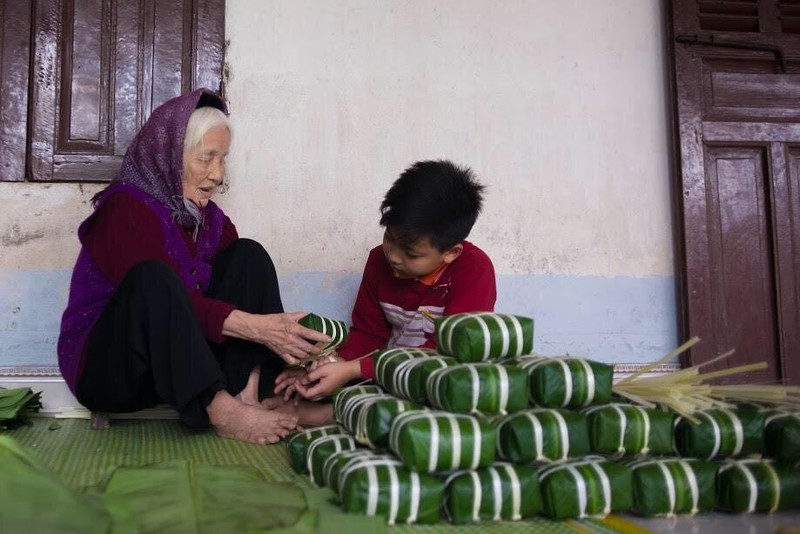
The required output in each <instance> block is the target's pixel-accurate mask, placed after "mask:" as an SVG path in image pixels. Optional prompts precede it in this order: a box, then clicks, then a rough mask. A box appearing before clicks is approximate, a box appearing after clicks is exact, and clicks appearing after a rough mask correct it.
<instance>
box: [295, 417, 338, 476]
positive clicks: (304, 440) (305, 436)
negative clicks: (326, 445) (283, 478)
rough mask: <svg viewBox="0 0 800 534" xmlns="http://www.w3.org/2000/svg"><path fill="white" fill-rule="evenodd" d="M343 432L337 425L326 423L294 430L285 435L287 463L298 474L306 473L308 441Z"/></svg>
mask: <svg viewBox="0 0 800 534" xmlns="http://www.w3.org/2000/svg"><path fill="white" fill-rule="evenodd" d="M343 432H344V428H342V427H341V426H339V425H328V426H320V427H317V428H311V429H309V430H303V431H301V432H295V433H294V434H290V435H288V436H286V441H285V443H286V451H287V452H288V453H289V464H290V465H291V466H292V469H293V470H294V472H295V473H298V474H300V475H303V474H306V473H308V464H307V463H306V458H307V455H306V451H307V450H308V444H309V443H311V442H312V441H314V440H315V439H317V438H319V437H322V436H328V435H330V434H341V433H343Z"/></svg>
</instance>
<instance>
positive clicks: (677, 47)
mask: <svg viewBox="0 0 800 534" xmlns="http://www.w3.org/2000/svg"><path fill="white" fill-rule="evenodd" d="M670 15H671V29H672V35H671V48H672V59H673V63H672V66H673V70H672V77H671V78H672V79H671V82H672V87H673V90H674V98H675V100H674V104H675V106H674V111H675V119H676V120H675V122H674V125H675V138H676V152H677V158H676V160H677V162H676V167H677V169H678V173H677V174H678V180H677V183H676V188H675V199H676V215H677V220H678V232H677V234H678V238H677V251H678V254H677V261H678V264H679V265H678V274H679V280H680V296H681V304H682V306H681V310H682V327H683V335H684V337H686V338H688V337H689V336H693V335H698V336H700V337H701V339H702V342H701V343H700V344H699V345H697V346H696V347H695V348H694V349H692V350H691V352H690V354H689V355H688V361H687V362H685V363H689V364H696V363H701V362H705V361H708V360H709V359H711V358H712V357H714V356H715V355H717V354H720V353H722V352H725V351H726V350H728V349H731V348H733V349H735V350H736V354H735V355H734V356H733V357H732V358H729V359H728V360H727V361H725V362H723V363H721V364H719V365H718V366H720V367H730V366H733V365H736V364H742V363H752V362H756V361H762V360H764V361H767V362H768V364H769V369H768V370H766V371H763V372H758V373H754V374H752V375H749V376H744V377H740V378H738V379H737V380H734V381H743V380H747V381H763V382H773V383H774V382H779V381H782V382H784V383H788V384H800V33H798V32H800V2H798V1H796V0H795V1H786V0H736V1H725V0H716V1H710V0H709V1H706V0H672V2H671V10H670Z"/></svg>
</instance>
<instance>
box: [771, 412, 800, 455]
mask: <svg viewBox="0 0 800 534" xmlns="http://www.w3.org/2000/svg"><path fill="white" fill-rule="evenodd" d="M764 416H765V417H766V419H765V420H764V447H765V452H766V454H767V456H769V457H770V458H774V459H775V460H776V461H778V462H779V463H782V464H797V463H798V462H800V413H798V412H788V411H785V410H769V411H766V412H764Z"/></svg>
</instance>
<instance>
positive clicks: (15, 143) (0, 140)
mask: <svg viewBox="0 0 800 534" xmlns="http://www.w3.org/2000/svg"><path fill="white" fill-rule="evenodd" d="M31 12H32V0H0V29H1V30H2V31H0V181H13V182H18V181H22V180H24V179H25V151H26V144H27V129H28V75H29V73H30V67H29V65H30V54H31V47H30V42H31Z"/></svg>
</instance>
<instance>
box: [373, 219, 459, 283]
mask: <svg viewBox="0 0 800 534" xmlns="http://www.w3.org/2000/svg"><path fill="white" fill-rule="evenodd" d="M463 250H464V246H463V245H462V244H461V243H458V244H457V245H454V246H453V247H451V248H450V249H448V250H446V251H444V252H442V251H440V250H439V249H438V248H436V247H434V246H433V245H432V244H431V240H430V238H429V237H427V236H425V237H421V238H420V239H418V240H417V241H415V242H414V243H412V244H411V245H408V246H403V245H400V244H399V243H398V242H397V241H396V239H395V237H394V235H393V234H392V228H391V227H388V228H386V231H385V232H384V233H383V253H384V255H385V256H386V260H387V261H388V262H389V265H391V267H392V269H393V270H394V275H395V276H397V277H398V278H406V279H414V278H421V277H423V276H426V275H429V274H430V273H432V272H434V271H435V270H436V269H438V268H439V267H441V266H442V265H443V264H446V263H450V262H452V261H453V260H455V259H456V258H458V256H460V255H461V252H462V251H463Z"/></svg>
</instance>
